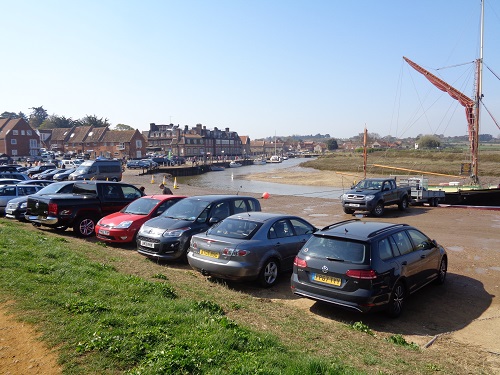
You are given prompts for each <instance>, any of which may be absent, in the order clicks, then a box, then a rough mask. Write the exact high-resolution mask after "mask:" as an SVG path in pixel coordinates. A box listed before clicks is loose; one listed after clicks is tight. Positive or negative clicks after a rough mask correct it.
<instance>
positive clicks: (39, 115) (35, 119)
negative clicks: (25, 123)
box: [29, 106, 49, 129]
mask: <svg viewBox="0 0 500 375" xmlns="http://www.w3.org/2000/svg"><path fill="white" fill-rule="evenodd" d="M30 109H32V110H33V111H32V112H31V114H30V117H29V124H30V126H31V127H32V128H34V129H38V128H39V127H40V125H42V122H43V121H44V120H45V119H46V118H47V117H49V115H48V114H47V111H46V110H45V109H44V108H43V106H40V107H31V108H30Z"/></svg>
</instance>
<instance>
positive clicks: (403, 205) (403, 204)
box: [398, 197, 408, 211]
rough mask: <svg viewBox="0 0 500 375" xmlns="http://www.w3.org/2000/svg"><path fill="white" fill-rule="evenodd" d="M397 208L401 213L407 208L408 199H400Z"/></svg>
mask: <svg viewBox="0 0 500 375" xmlns="http://www.w3.org/2000/svg"><path fill="white" fill-rule="evenodd" d="M398 208H399V209H400V210H401V211H405V210H406V209H407V208H408V198H407V197H404V198H403V199H401V202H399V205H398Z"/></svg>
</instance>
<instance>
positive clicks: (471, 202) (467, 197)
mask: <svg viewBox="0 0 500 375" xmlns="http://www.w3.org/2000/svg"><path fill="white" fill-rule="evenodd" d="M444 203H445V204H451V205H466V206H500V188H494V189H476V190H458V191H454V192H445V194H444Z"/></svg>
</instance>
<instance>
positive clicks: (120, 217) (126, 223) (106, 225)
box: [95, 195, 186, 243]
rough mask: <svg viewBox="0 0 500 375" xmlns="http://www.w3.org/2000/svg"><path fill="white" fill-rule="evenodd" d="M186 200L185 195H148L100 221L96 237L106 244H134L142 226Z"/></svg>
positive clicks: (96, 229)
mask: <svg viewBox="0 0 500 375" xmlns="http://www.w3.org/2000/svg"><path fill="white" fill-rule="evenodd" d="M184 198H186V197H185V196H183V195H146V196H144V197H141V198H139V199H136V200H135V201H133V202H132V203H130V204H129V205H128V206H126V207H125V208H123V209H122V210H121V211H119V212H115V213H113V214H110V215H108V216H105V217H103V218H102V219H101V220H99V222H98V223H97V224H96V226H95V233H96V236H97V238H98V239H100V240H102V241H105V242H115V243H128V242H133V241H135V235H136V233H137V231H138V230H139V228H140V227H141V225H142V224H144V223H145V222H146V221H147V220H149V219H152V218H154V217H156V216H158V215H161V214H162V213H163V212H164V211H165V210H166V209H167V208H169V207H170V206H172V205H174V204H175V203H177V202H178V201H180V200H181V199H184Z"/></svg>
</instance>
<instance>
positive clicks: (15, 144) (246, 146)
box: [0, 118, 326, 159]
mask: <svg viewBox="0 0 500 375" xmlns="http://www.w3.org/2000/svg"><path fill="white" fill-rule="evenodd" d="M41 148H46V149H47V150H51V151H54V152H61V153H64V154H67V153H70V154H86V155H88V156H89V157H91V158H95V157H98V156H104V157H110V158H120V159H128V158H143V157H145V156H146V155H147V154H148V153H156V154H167V153H171V154H173V155H177V156H182V157H186V158H191V157H222V158H230V159H233V158H236V157H238V158H245V157H253V156H256V155H265V156H267V157H269V156H271V155H274V154H278V155H283V154H285V153H288V152H297V151H302V152H303V151H306V152H315V153H319V152H324V151H325V149H326V146H325V145H324V144H321V143H316V142H301V143H295V144H292V143H286V142H281V141H280V140H276V141H271V142H270V141H263V140H256V141H251V140H250V138H249V137H248V136H240V135H238V133H237V132H235V131H231V130H230V129H229V128H225V129H218V128H217V127H215V128H213V129H207V127H206V126H203V125H201V124H197V125H196V126H194V127H192V128H189V127H188V126H187V125H186V126H184V127H181V126H179V125H174V124H166V125H157V124H155V123H151V124H150V126H149V130H147V131H143V132H140V131H139V130H110V129H109V128H107V127H93V126H74V127H71V128H55V129H44V130H35V129H32V128H31V127H30V125H29V124H28V123H27V122H26V121H25V120H24V119H22V118H17V119H11V118H6V119H0V153H5V154H7V155H10V156H12V157H14V158H15V157H25V156H36V155H39V154H40V149H41Z"/></svg>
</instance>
